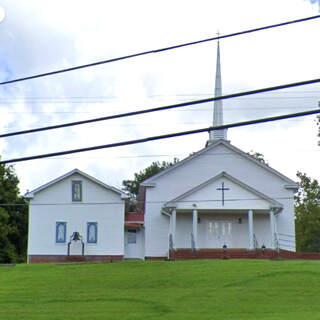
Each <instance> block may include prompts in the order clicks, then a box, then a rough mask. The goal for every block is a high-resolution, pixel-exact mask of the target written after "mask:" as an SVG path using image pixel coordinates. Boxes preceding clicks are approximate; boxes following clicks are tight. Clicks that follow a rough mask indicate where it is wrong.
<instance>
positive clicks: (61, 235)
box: [56, 221, 67, 243]
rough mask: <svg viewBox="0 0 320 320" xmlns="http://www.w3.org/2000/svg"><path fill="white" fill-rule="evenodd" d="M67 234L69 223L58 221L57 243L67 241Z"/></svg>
mask: <svg viewBox="0 0 320 320" xmlns="http://www.w3.org/2000/svg"><path fill="white" fill-rule="evenodd" d="M66 234H67V223H66V222H60V221H59V222H56V243H65V242H66Z"/></svg>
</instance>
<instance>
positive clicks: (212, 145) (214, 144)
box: [141, 139, 299, 189]
mask: <svg viewBox="0 0 320 320" xmlns="http://www.w3.org/2000/svg"><path fill="white" fill-rule="evenodd" d="M220 144H223V145H224V146H226V147H227V148H230V149H231V150H233V151H234V152H235V153H237V154H239V155H241V156H242V157H244V158H246V159H247V160H249V161H251V162H253V163H255V164H256V165H258V166H259V167H261V168H263V169H265V170H266V171H269V172H270V173H272V174H274V175H276V176H278V177H279V178H281V179H282V180H283V182H284V188H287V186H290V189H294V188H298V187H299V186H298V185H297V184H296V183H295V182H294V181H293V180H291V179H290V178H288V177H286V176H284V175H283V174H282V173H280V172H279V171H277V170H275V169H273V168H271V167H270V166H268V165H266V164H264V163H262V162H260V161H258V160H256V159H254V158H253V157H251V156H250V155H248V154H247V153H245V152H244V151H242V150H240V149H238V148H237V147H235V146H234V145H232V144H231V143H230V142H229V141H226V140H223V139H220V140H217V141H214V142H212V143H210V144H209V145H208V146H206V147H205V148H203V149H201V150H199V151H197V152H195V153H194V154H192V155H190V156H189V157H187V158H185V159H183V160H181V161H179V162H177V163H176V164H174V165H173V166H171V167H169V168H167V169H165V170H163V171H161V172H159V173H158V174H156V175H154V176H152V177H150V178H148V179H146V180H145V181H144V182H142V183H141V185H142V186H147V187H148V186H149V185H150V183H154V180H156V179H158V178H160V177H161V176H163V175H166V174H167V173H169V172H171V171H172V170H175V169H176V168H178V167H180V166H183V165H184V164H186V163H188V162H189V161H191V160H193V159H195V158H196V157H198V156H200V155H202V154H203V153H205V152H206V151H208V150H210V149H213V148H215V147H217V146H218V145H220Z"/></svg>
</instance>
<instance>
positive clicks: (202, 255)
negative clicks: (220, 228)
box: [170, 249, 320, 260]
mask: <svg viewBox="0 0 320 320" xmlns="http://www.w3.org/2000/svg"><path fill="white" fill-rule="evenodd" d="M276 258H282V259H291V260H298V259H301V260H320V253H318V252H292V251H287V250H280V251H279V252H277V251H276V250H270V249H266V250H264V251H262V250H261V249H259V250H248V249H227V250H225V251H223V249H199V250H197V251H192V250H191V249H176V250H171V251H170V260H171V259H172V260H185V259H276Z"/></svg>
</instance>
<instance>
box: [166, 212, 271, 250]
mask: <svg viewBox="0 0 320 320" xmlns="http://www.w3.org/2000/svg"><path fill="white" fill-rule="evenodd" d="M170 211H171V212H170V230H169V231H170V232H169V240H168V247H169V250H177V249H192V250H194V251H195V250H199V249H230V248H233V249H249V250H253V249H257V248H269V249H273V250H274V249H276V248H277V237H276V214H277V211H276V210H275V209H270V210H241V209H239V210H221V209H212V210H207V209H197V208H194V209H192V210H184V209H177V208H171V210H170Z"/></svg>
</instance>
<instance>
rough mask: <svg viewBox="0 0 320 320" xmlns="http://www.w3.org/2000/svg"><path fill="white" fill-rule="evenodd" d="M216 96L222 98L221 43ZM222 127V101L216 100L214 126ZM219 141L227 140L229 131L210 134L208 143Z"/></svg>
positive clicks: (218, 57)
mask: <svg viewBox="0 0 320 320" xmlns="http://www.w3.org/2000/svg"><path fill="white" fill-rule="evenodd" d="M214 96H215V97H219V96H222V85H221V65H220V43H219V41H218V46H217V66H216V83H215V92H214ZM221 125H223V105H222V100H216V101H214V107H213V126H214V127H216V126H221ZM218 139H224V140H227V129H221V130H215V131H211V132H209V141H208V143H212V142H214V141H215V140H218Z"/></svg>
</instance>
